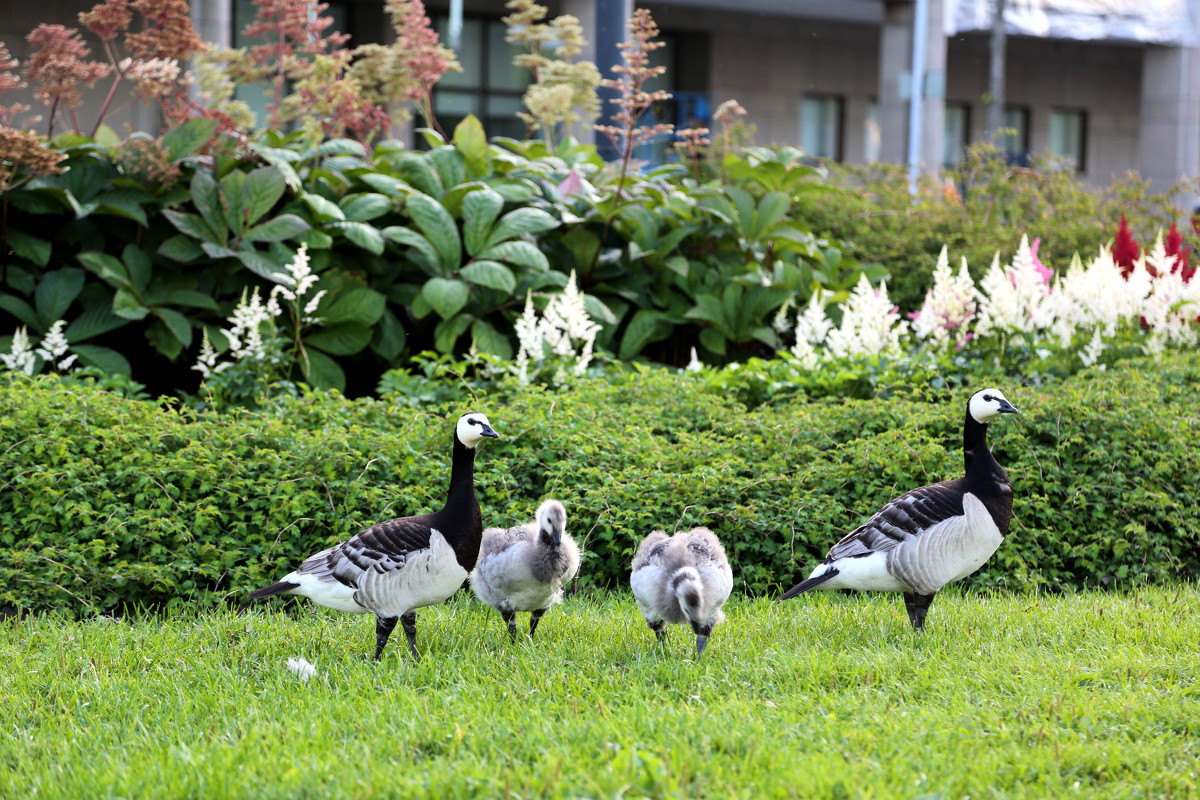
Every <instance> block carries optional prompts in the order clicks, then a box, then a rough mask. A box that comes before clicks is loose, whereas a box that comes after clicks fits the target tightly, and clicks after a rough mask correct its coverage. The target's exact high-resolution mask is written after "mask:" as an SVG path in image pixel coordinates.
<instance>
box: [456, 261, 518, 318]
mask: <svg viewBox="0 0 1200 800" xmlns="http://www.w3.org/2000/svg"><path fill="white" fill-rule="evenodd" d="M459 274H460V275H462V277H463V279H464V280H467V281H470V282H471V283H474V284H476V285H478V286H487V287H489V288H491V289H499V290H500V291H502V292H505V293H511V292H512V290H513V289H515V288H517V279H516V276H514V275H513V274H512V270H511V269H509V268H508V267H506V266H504V265H503V264H501V263H500V262H499V261H472V262H471V263H470V264H467V265H466V266H465V267H463V268H462V271H461V272H460V273H459ZM455 310H456V311H457V309H455Z"/></svg>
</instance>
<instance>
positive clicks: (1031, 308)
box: [976, 236, 1054, 336]
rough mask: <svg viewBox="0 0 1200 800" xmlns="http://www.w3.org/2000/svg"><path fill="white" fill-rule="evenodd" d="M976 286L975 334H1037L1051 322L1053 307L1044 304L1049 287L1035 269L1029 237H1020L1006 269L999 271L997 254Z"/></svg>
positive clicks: (1050, 304) (998, 254) (1052, 319)
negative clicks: (977, 288) (976, 314)
mask: <svg viewBox="0 0 1200 800" xmlns="http://www.w3.org/2000/svg"><path fill="white" fill-rule="evenodd" d="M979 285H980V289H981V292H980V295H979V324H978V326H977V327H976V332H977V333H978V334H979V335H980V336H984V335H987V334H989V333H992V332H993V331H998V332H1000V333H1005V332H1009V331H1026V332H1036V331H1040V330H1044V329H1046V328H1049V327H1050V326H1051V324H1052V323H1053V321H1054V318H1053V306H1054V304H1053V303H1047V304H1044V303H1043V301H1044V300H1045V298H1046V297H1047V296H1048V295H1049V294H1050V286H1049V284H1048V283H1047V281H1046V278H1045V277H1044V276H1043V274H1042V273H1041V272H1040V271H1039V270H1038V269H1037V266H1036V262H1035V261H1034V258H1033V251H1032V250H1030V248H1029V237H1028V236H1022V237H1021V245H1020V247H1018V248H1017V254H1016V255H1015V256H1014V257H1013V261H1012V264H1011V265H1010V266H1009V267H1007V268H1001V266H1000V253H999V252H997V253H996V256H995V258H993V259H992V265H991V267H989V268H988V271H987V273H986V274H985V275H984V276H983V280H981V281H980V282H979Z"/></svg>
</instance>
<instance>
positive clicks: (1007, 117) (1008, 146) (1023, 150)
mask: <svg viewBox="0 0 1200 800" xmlns="http://www.w3.org/2000/svg"><path fill="white" fill-rule="evenodd" d="M1000 146H1001V147H1003V148H1004V155H1006V156H1008V158H1009V160H1010V161H1014V162H1017V163H1025V162H1026V161H1028V160H1029V109H1028V108H1025V107H1023V106H1008V107H1007V108H1005V109H1004V136H1003V137H1002V138H1001V139H1000Z"/></svg>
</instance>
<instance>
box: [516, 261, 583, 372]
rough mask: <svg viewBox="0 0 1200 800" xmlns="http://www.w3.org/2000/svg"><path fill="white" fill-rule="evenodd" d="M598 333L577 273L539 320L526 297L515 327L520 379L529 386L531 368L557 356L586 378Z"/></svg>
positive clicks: (550, 303)
mask: <svg viewBox="0 0 1200 800" xmlns="http://www.w3.org/2000/svg"><path fill="white" fill-rule="evenodd" d="M599 332H600V325H598V324H597V323H595V322H593V321H592V318H591V316H589V315H588V312H587V307H586V306H585V305H584V295H583V293H582V292H580V291H579V288H578V286H577V284H576V282H575V273H574V272H572V273H571V277H570V278H569V279H568V280H567V285H566V287H565V288H564V289H563V291H562V293H561V294H556V295H553V296H551V298H550V302H549V303H547V304H546V310H545V311H544V312H542V316H541V317H540V318H539V317H538V316H537V312H536V311H535V309H534V307H533V297H532V295H526V297H525V312H524V313H523V314H522V315H521V318H520V319H518V320H517V323H516V333H517V345H518V348H517V358H516V369H517V377H518V379H519V380H520V381H521V382H522V383H528V382H529V367H530V365H531V364H541V363H543V362H544V361H545V360H546V358H547V357H548V356H558V357H559V358H560V359H561V360H562V361H564V362H567V363H569V364H570V365H571V369H572V371H573V372H574V373H575V374H576V375H583V374H584V373H585V372H586V371H587V368H588V364H590V363H591V361H592V358H593V355H594V348H595V345H596V334H598V333H599Z"/></svg>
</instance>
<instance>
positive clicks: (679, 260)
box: [663, 256, 691, 278]
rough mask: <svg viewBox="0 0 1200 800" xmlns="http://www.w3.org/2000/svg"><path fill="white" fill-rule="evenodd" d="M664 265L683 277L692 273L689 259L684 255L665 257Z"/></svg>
mask: <svg viewBox="0 0 1200 800" xmlns="http://www.w3.org/2000/svg"><path fill="white" fill-rule="evenodd" d="M663 266H665V267H666V268H667V269H669V270H671V271H672V272H674V273H675V274H676V275H678V276H679V277H681V278H686V277H688V275H690V274H691V267H690V266H689V265H688V260H687V259H686V258H684V257H683V256H671V257H670V258H666V259H663Z"/></svg>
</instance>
